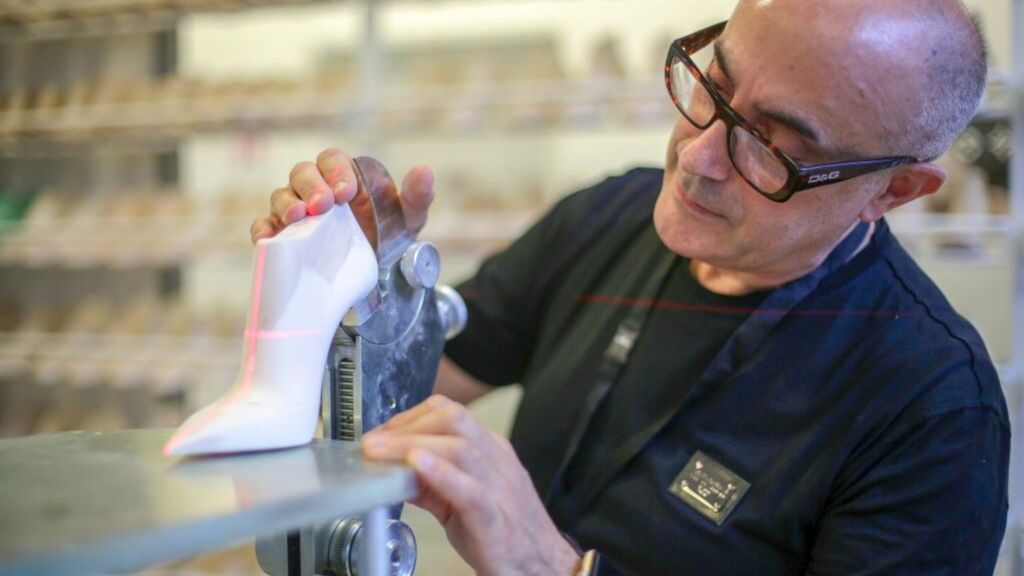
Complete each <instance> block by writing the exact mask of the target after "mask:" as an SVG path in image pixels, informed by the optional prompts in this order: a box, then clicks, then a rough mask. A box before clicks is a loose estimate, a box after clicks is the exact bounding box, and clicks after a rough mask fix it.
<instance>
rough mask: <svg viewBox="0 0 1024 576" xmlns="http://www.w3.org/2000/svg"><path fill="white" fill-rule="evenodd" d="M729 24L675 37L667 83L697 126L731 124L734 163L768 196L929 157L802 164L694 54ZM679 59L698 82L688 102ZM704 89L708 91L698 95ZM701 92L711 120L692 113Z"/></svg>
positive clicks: (782, 197)
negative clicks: (680, 90)
mask: <svg viewBox="0 0 1024 576" xmlns="http://www.w3.org/2000/svg"><path fill="white" fill-rule="evenodd" d="M726 23H727V22H719V23H718V24H715V25H712V26H709V27H707V28H704V29H702V30H699V31H697V32H694V33H692V34H688V35H686V36H683V37H681V38H677V39H675V40H673V41H672V44H671V45H670V46H669V50H668V56H667V57H666V59H665V87H666V88H668V93H669V96H670V97H671V98H672V102H673V103H674V104H675V106H676V108H677V109H678V110H679V112H680V113H682V115H683V117H685V118H686V119H687V120H688V121H689V122H690V123H691V124H693V126H694V127H695V128H698V129H700V130H705V129H707V128H709V127H711V125H712V124H714V123H715V121H716V120H721V121H722V122H724V123H725V126H726V129H727V139H726V148H727V150H728V153H729V160H730V162H732V165H733V167H735V168H736V171H737V172H738V173H739V174H740V176H741V177H743V179H744V180H746V181H747V183H748V184H750V185H751V186H752V187H753V188H754V189H755V190H757V191H758V192H760V193H761V194H762V195H764V196H765V197H766V198H768V199H769V200H773V201H775V202H785V201H786V200H789V198H790V197H791V196H793V194H795V193H797V192H800V191H802V190H808V189H810V188H817V187H818V186H825V185H827V184H836V183H838V182H843V181H845V180H849V179H851V178H856V177H858V176H863V175H865V174H869V173H871V172H877V171H879V170H885V169H887V168H893V167H895V166H901V165H905V164H913V163H917V162H925V161H926V160H921V159H918V158H915V157H913V156H892V157H886V158H870V159H865V160H851V161H845V162H830V163H826V164H815V165H812V166H800V165H798V164H797V163H796V161H794V160H793V159H792V158H790V157H789V156H787V155H786V153H785V152H783V151H781V150H779V148H778V147H777V146H776V145H775V144H773V143H772V142H771V141H770V140H769V139H768V138H766V137H764V136H763V135H762V134H761V133H760V132H759V131H758V130H757V128H755V127H754V125H753V124H751V123H750V122H749V121H747V120H746V119H745V118H743V117H742V116H740V114H739V113H738V112H736V110H734V109H733V108H732V107H731V106H730V105H729V103H728V102H727V101H726V100H725V98H724V97H723V96H722V94H721V93H720V92H719V90H718V88H717V87H716V86H715V84H714V83H712V82H711V81H710V80H708V79H707V77H706V76H704V72H703V71H702V70H700V68H699V67H698V66H697V64H695V63H694V61H693V59H692V58H691V55H692V54H694V53H696V52H697V51H699V50H701V49H702V48H705V47H707V46H708V45H709V44H710V43H711V42H714V41H715V40H716V39H717V38H718V36H719V35H720V34H721V33H722V30H724V29H725V25H726ZM679 63H682V64H683V65H684V66H685V67H686V69H687V70H688V71H689V73H690V74H691V75H692V76H693V78H692V80H695V81H696V83H695V84H694V86H693V88H692V91H693V94H690V95H689V96H688V99H685V100H684V99H683V98H682V97H683V96H687V95H681V94H677V93H676V91H677V86H675V82H673V67H674V65H676V64H679ZM680 80H681V81H689V80H690V79H686V78H682V79H680ZM685 88H686V87H684V89H685ZM701 89H703V91H704V92H705V93H706V94H705V93H700V94H698V91H700V90H701ZM698 96H699V97H700V98H702V99H703V98H705V97H710V102H706V103H704V104H705V105H707V104H711V105H713V111H712V112H711V114H710V118H708V119H707V120H704V121H701V119H699V118H694V117H693V114H694V110H693V109H691V110H690V112H689V113H687V108H688V107H689V106H690V105H691V104H692V103H693V100H694V99H695V98H697V97H698ZM684 102H685V104H684ZM739 146H743V147H744V152H745V153H744V154H743V155H742V156H741V158H737V155H739V154H740V153H739V152H738V151H737V148H738V147H739ZM738 160H739V161H738ZM772 162H778V164H777V165H774V164H771V163H772ZM783 170H784V172H783ZM758 180H760V182H758ZM766 188H768V189H766Z"/></svg>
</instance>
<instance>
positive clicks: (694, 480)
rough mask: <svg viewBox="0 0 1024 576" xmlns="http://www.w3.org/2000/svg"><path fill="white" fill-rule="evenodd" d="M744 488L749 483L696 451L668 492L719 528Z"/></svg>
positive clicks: (748, 485)
mask: <svg viewBox="0 0 1024 576" xmlns="http://www.w3.org/2000/svg"><path fill="white" fill-rule="evenodd" d="M748 488H750V483H749V482H747V481H746V480H744V479H743V478H740V477H739V475H737V474H736V473H735V472H733V471H732V470H729V469H728V468H726V467H725V466H722V465H721V464H720V463H719V462H717V461H716V460H714V459H713V458H711V457H710V456H708V455H707V454H704V453H703V452H700V451H699V450H698V451H697V453H696V454H694V455H693V457H692V458H690V461H689V462H687V463H686V466H685V467H684V468H683V470H682V471H681V472H680V473H679V475H678V476H676V479H675V480H673V481H672V485H671V486H669V488H668V491H669V492H671V493H672V494H675V495H676V496H678V497H679V499H680V500H682V501H683V502H686V503H687V504H688V505H689V506H690V507H691V508H693V509H694V510H696V511H697V512H699V513H700V514H701V516H704V517H705V518H707V519H708V520H711V521H712V522H714V523H715V524H718V525H719V526H721V525H722V523H723V522H725V519H726V518H728V517H729V514H730V513H732V511H733V509H734V508H736V505H737V504H739V502H740V499H742V498H743V495H744V494H746V493H747V489H748Z"/></svg>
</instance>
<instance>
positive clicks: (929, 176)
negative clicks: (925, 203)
mask: <svg viewBox="0 0 1024 576" xmlns="http://www.w3.org/2000/svg"><path fill="white" fill-rule="evenodd" d="M945 182H946V171H945V170H943V169H942V168H939V167H938V166H936V165H935V164H931V163H921V164H911V165H909V166H900V167H899V168H896V171H895V172H894V173H893V175H892V178H890V179H889V184H888V186H887V187H886V188H885V191H883V192H882V193H881V194H878V195H877V196H875V197H874V198H872V199H871V202H870V203H869V204H868V205H867V206H865V207H864V210H862V211H861V213H860V219H861V221H862V222H874V221H876V220H878V219H879V218H881V217H882V216H883V215H884V214H885V213H886V212H888V211H889V210H892V209H893V208H895V207H897V206H901V205H903V204H906V203H907V202H910V201H911V200H915V199H917V198H920V197H922V196H927V195H929V194H931V193H932V192H935V191H936V190H938V189H939V188H941V187H942V184H943V183H945Z"/></svg>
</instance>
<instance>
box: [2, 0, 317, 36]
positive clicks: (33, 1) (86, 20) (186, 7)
mask: <svg viewBox="0 0 1024 576" xmlns="http://www.w3.org/2000/svg"><path fill="white" fill-rule="evenodd" d="M327 1H330V0H0V43H4V42H20V41H35V40H47V39H55V38H67V37H80V36H106V35H110V34H122V33H133V34H137V33H145V32H157V31H161V30H168V29H170V28H172V27H173V26H174V25H175V24H176V23H177V21H178V19H179V18H181V17H182V16H184V15H186V14H190V13H195V12H231V11H237V10H245V9H248V8H254V7H260V6H283V5H303V4H315V3H323V2H327Z"/></svg>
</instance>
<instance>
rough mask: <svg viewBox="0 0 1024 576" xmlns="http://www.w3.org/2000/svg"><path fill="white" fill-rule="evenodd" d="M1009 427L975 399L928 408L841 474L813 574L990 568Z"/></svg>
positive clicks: (933, 574)
mask: <svg viewBox="0 0 1024 576" xmlns="http://www.w3.org/2000/svg"><path fill="white" fill-rule="evenodd" d="M1009 444H1010V438H1009V430H1008V429H1007V428H1006V426H1005V424H1004V421H1003V420H1002V419H1001V418H1000V417H999V416H998V414H997V413H996V412H995V411H993V410H991V409H989V408H984V407H971V408H958V409H955V410H951V411H948V412H945V413H941V414H936V415H932V416H929V417H928V418H926V419H924V421H923V422H922V423H920V424H918V425H916V426H915V427H913V428H912V429H910V430H908V431H907V432H906V433H904V434H902V435H900V438H899V439H898V440H897V441H893V442H890V443H889V446H887V447H884V448H883V449H881V450H879V451H876V452H873V453H872V454H870V455H869V456H868V457H867V460H873V462H865V464H864V466H863V470H865V471H864V472H862V473H860V477H856V476H854V477H850V478H845V479H843V482H842V483H843V484H844V485H842V486H840V487H839V489H838V491H837V497H836V498H835V499H834V500H833V502H832V504H831V506H830V507H829V509H828V510H827V511H826V513H825V515H824V517H823V518H822V519H821V523H820V525H819V530H818V532H817V539H816V541H815V544H814V546H813V550H812V554H811V560H810V564H809V566H808V571H807V572H808V574H810V575H813V576H838V575H849V574H858V575H861V576H873V575H883V574H885V575H890V574H900V575H902V576H914V575H921V576H924V575H926V574H927V575H928V576H942V575H949V576H974V575H979V576H980V575H984V576H990V575H991V574H992V571H993V569H994V566H995V562H996V558H997V556H998V553H999V547H1000V544H1001V541H1002V537H1003V532H1004V530H1005V527H1006V513H1007V476H1008V468H1009Z"/></svg>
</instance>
